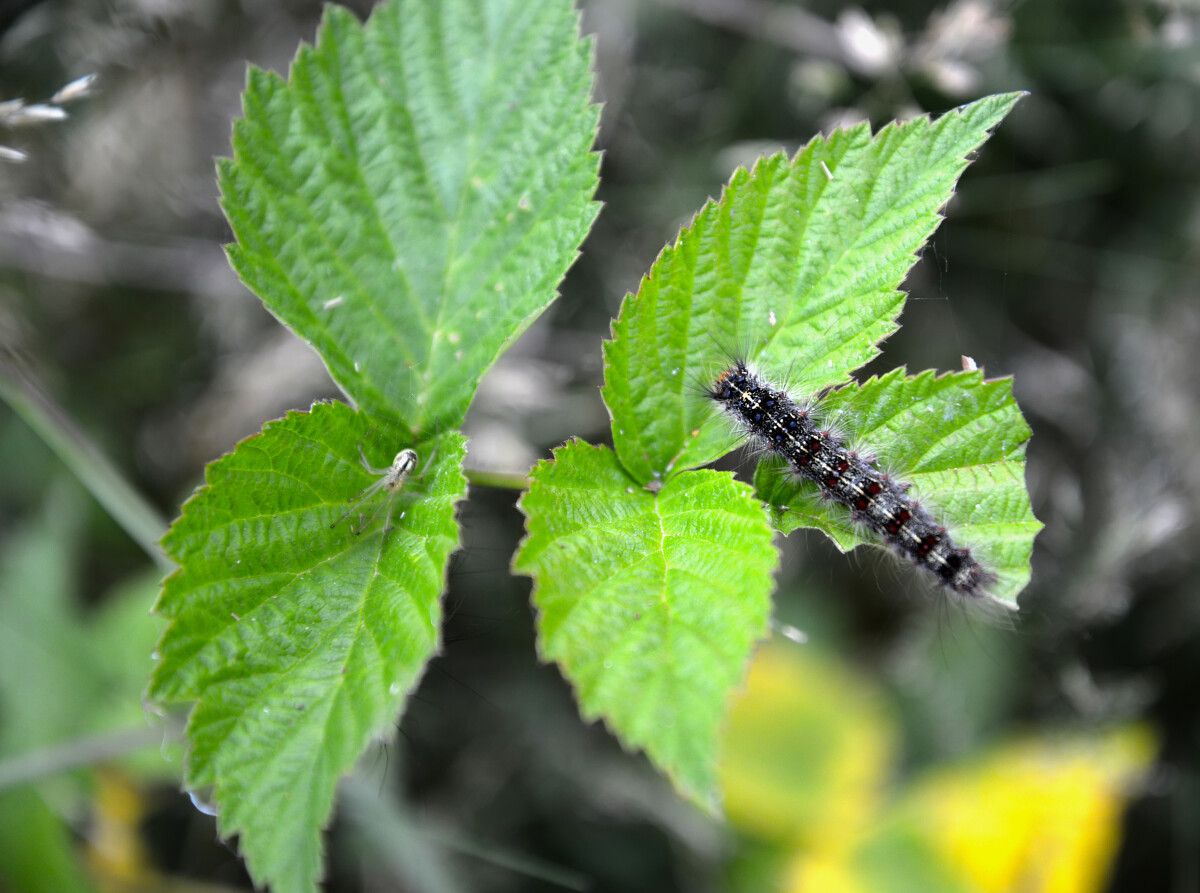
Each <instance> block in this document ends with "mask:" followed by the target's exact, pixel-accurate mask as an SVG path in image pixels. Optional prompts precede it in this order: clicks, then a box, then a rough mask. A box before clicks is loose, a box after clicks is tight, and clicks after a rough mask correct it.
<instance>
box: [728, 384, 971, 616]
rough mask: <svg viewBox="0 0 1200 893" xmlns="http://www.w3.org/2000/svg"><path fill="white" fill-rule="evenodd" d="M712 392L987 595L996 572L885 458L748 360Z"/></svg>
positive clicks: (904, 549) (827, 492)
mask: <svg viewBox="0 0 1200 893" xmlns="http://www.w3.org/2000/svg"><path fill="white" fill-rule="evenodd" d="M708 396H709V397H710V398H712V399H713V400H714V401H716V403H717V404H719V405H720V406H721V408H722V409H723V410H724V411H725V412H726V413H728V414H729V416H731V417H732V418H733V419H734V420H735V421H736V422H737V423H738V424H740V425H741V426H742V427H743V428H744V429H745V430H746V431H747V432H748V433H749V434H750V435H752V436H753V437H754V438H755V439H756V440H757V441H758V443H759V444H760V445H762V446H764V447H766V448H767V449H769V450H771V451H772V452H773V453H776V454H778V455H779V456H782V457H783V458H784V459H786V460H787V463H788V465H790V466H791V468H792V470H793V471H795V472H796V473H797V474H799V475H800V476H802V477H804V478H807V479H808V480H810V481H813V482H814V483H815V484H816V485H817V486H818V487H820V488H821V493H822V494H823V495H824V496H826V497H828V498H829V499H832V500H833V501H834V502H837V503H839V504H841V505H844V506H846V508H848V509H850V511H851V512H852V513H853V516H854V518H855V520H856V521H859V522H860V523H862V524H864V525H865V526H867V527H869V528H870V529H871V530H873V531H875V533H877V534H879V536H880V537H882V538H883V540H884V541H885V542H886V543H887V544H888V545H890V546H892V547H893V548H895V549H896V550H897V551H898V552H900V553H901V554H903V555H906V556H908V557H909V558H910V559H911V560H912V561H913V563H914V564H916V565H917V566H918V567H922V568H924V569H925V570H927V571H929V572H930V573H932V574H933V575H934V576H935V577H936V578H937V579H938V581H939V582H940V583H941V584H942V585H944V586H947V587H949V588H950V589H952V590H954V591H955V592H957V593H960V594H962V595H968V596H975V595H980V594H982V592H983V589H984V588H985V587H986V586H988V585H989V584H990V583H992V582H994V580H995V577H994V575H993V574H991V573H990V572H989V571H988V570H987V569H986V568H984V567H983V565H981V564H980V563H979V562H978V561H977V560H976V559H975V558H974V557H972V555H971V553H970V551H969V550H967V549H964V548H961V547H959V546H957V545H956V544H955V542H954V540H953V539H952V538H951V537H950V535H949V534H948V533H947V532H946V529H945V528H944V527H942V526H940V525H939V524H938V523H937V522H936V521H935V520H934V519H933V516H932V515H930V513H929V512H928V511H927V510H926V509H924V508H922V507H921V506H920V505H919V504H918V503H917V502H916V501H915V500H913V499H911V498H910V497H909V496H908V495H907V490H908V487H907V486H906V485H903V484H898V483H896V482H895V481H893V480H891V479H890V478H889V477H888V476H887V475H886V474H884V473H883V472H882V471H880V469H879V468H878V466H877V465H876V464H875V463H873V462H870V461H868V460H867V459H864V458H862V457H861V456H859V455H858V454H857V453H854V452H852V451H850V450H849V449H847V448H846V446H845V445H844V444H843V442H842V440H841V439H840V438H838V437H837V436H835V435H833V434H831V433H830V432H828V431H825V430H822V429H821V428H819V427H818V426H817V424H816V423H815V422H814V421H813V420H812V419H811V418H809V415H808V413H807V412H806V411H805V410H803V409H802V408H800V407H799V406H797V405H796V403H795V401H794V400H792V398H791V397H789V396H788V394H787V393H786V392H785V391H782V390H779V389H777V388H774V387H772V386H771V385H770V384H768V383H767V382H765V381H763V380H762V379H761V378H760V377H759V376H758V375H757V374H756V373H755V372H753V371H752V370H751V369H750V368H749V367H748V366H747V365H746V364H745V363H744V362H741V361H738V362H735V363H733V364H732V365H731V366H729V368H727V369H725V371H723V372H722V373H721V374H720V375H718V376H717V379H716V381H715V382H714V383H713V385H712V387H711V389H710V390H709V391H708Z"/></svg>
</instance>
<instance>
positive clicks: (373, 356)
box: [219, 0, 598, 435]
mask: <svg viewBox="0 0 1200 893" xmlns="http://www.w3.org/2000/svg"><path fill="white" fill-rule="evenodd" d="M577 34H578V21H577V17H576V14H575V12H574V11H573V10H572V8H571V4H570V3H566V2H563V0H537V2H514V0H490V2H486V3H480V2H474V0H446V2H441V0H393V2H388V3H384V4H382V5H380V6H379V7H378V8H377V9H376V10H375V12H374V14H373V15H372V17H371V20H370V21H369V22H368V24H367V25H366V26H365V27H364V26H361V25H360V24H359V22H358V21H357V20H356V19H355V18H354V17H353V16H352V15H351V13H349V12H348V11H346V10H344V9H341V8H339V7H336V6H331V7H329V8H328V12H327V15H326V19H325V22H324V24H323V25H322V27H321V30H320V33H319V37H318V42H317V46H316V47H315V48H312V47H304V48H302V49H301V50H300V52H299V54H298V55H297V57H296V59H295V62H294V63H293V64H292V68H291V73H290V76H289V80H288V82H287V83H286V84H285V83H284V82H283V81H282V80H281V79H280V78H279V77H278V76H276V75H275V74H272V73H269V72H265V71H261V70H257V69H251V71H250V75H249V78H248V82H247V87H246V92H245V94H244V96H243V104H244V108H245V118H244V119H242V120H240V121H238V122H237V123H236V124H235V126H234V137H233V148H234V157H233V160H232V161H228V160H226V161H222V162H221V163H220V166H219V179H220V186H221V196H222V201H221V203H222V207H223V208H224V210H225V213H226V215H227V216H228V218H229V221H230V224H231V225H232V227H233V231H234V233H235V235H236V236H237V244H236V245H233V246H230V248H229V257H230V260H231V262H232V263H233V266H234V268H235V269H236V270H237V272H238V274H239V275H240V276H241V278H242V280H243V281H244V282H245V283H246V284H247V285H249V286H250V288H252V289H253V290H254V291H255V292H256V293H257V294H258V295H259V297H261V298H262V300H263V303H264V304H265V305H266V306H267V308H268V309H269V310H270V311H271V312H272V313H274V314H275V315H276V316H278V317H279V319H280V320H282V321H283V322H284V323H285V324H287V325H288V326H290V327H291V328H292V329H293V330H295V331H296V332H297V333H298V334H299V335H300V336H301V337H303V338H305V339H307V340H308V341H309V342H310V343H311V344H312V345H313V346H314V347H315V348H316V349H317V351H318V352H319V353H320V354H321V356H322V358H323V359H324V360H325V363H326V365H327V366H328V367H329V370H330V373H331V374H332V375H333V378H334V380H335V381H337V383H338V384H339V385H340V386H341V387H342V389H343V390H344V391H345V392H346V394H348V395H349V396H350V397H351V398H352V399H353V400H354V401H355V402H356V403H357V404H358V405H359V406H360V407H361V408H363V409H364V410H366V411H368V412H371V413H374V414H377V415H390V416H393V417H398V418H400V419H403V420H405V422H406V423H407V424H408V425H409V427H410V429H411V431H412V433H413V434H414V435H417V434H422V433H428V432H437V431H445V430H449V429H450V428H453V427H456V426H457V425H458V424H459V423H460V422H461V421H462V418H463V416H464V414H465V413H466V409H467V405H468V404H469V403H470V400H471V397H472V395H473V394H474V391H475V387H476V385H477V384H478V381H479V379H480V377H481V376H482V374H483V372H484V371H485V370H486V369H487V368H488V367H489V366H490V365H491V363H492V362H493V361H494V360H495V359H496V357H497V356H498V355H499V354H500V353H501V352H502V351H503V350H504V348H505V347H506V346H507V345H508V344H510V343H512V341H514V340H515V339H516V337H517V336H518V335H519V334H520V333H521V332H522V331H524V330H525V328H526V327H527V326H528V325H529V324H530V323H531V322H532V321H533V320H534V318H536V317H537V316H538V314H540V313H541V312H542V310H544V309H545V308H546V307H547V306H548V305H549V303H550V302H551V301H552V300H553V299H554V297H555V288H556V286H557V284H558V282H559V281H560V280H561V279H562V277H563V275H564V274H565V273H566V270H567V268H568V267H569V266H570V265H571V263H572V262H573V261H574V259H575V256H576V252H577V250H578V246H579V243H580V242H581V241H582V240H583V237H584V236H585V235H586V234H587V232H588V229H589V227H590V226H591V224H592V221H593V220H594V219H595V216H596V212H597V208H598V205H597V204H595V203H594V202H593V201H592V200H591V198H592V194H593V193H594V191H595V189H596V183H597V159H598V156H597V155H595V154H593V153H590V152H589V151H588V150H589V148H590V146H591V143H592V141H593V139H594V138H595V134H596V127H597V119H598V110H597V108H596V107H595V106H593V105H590V104H589V99H588V97H589V93H590V90H591V73H590V70H589V66H590V62H591V43H590V41H587V40H580V39H578V38H577Z"/></svg>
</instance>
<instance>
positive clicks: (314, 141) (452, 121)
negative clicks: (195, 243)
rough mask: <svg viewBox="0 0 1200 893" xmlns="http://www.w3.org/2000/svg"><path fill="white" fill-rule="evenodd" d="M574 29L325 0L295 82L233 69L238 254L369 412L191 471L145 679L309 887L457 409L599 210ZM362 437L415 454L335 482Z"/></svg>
mask: <svg viewBox="0 0 1200 893" xmlns="http://www.w3.org/2000/svg"><path fill="white" fill-rule="evenodd" d="M578 32H579V23H578V17H577V14H576V13H575V11H574V10H573V8H572V6H571V4H570V3H566V2H562V0H532V2H524V3H518V2H514V0H483V2H479V0H445V2H442V0H389V2H385V3H383V4H381V5H380V6H379V7H377V8H376V10H375V11H374V13H373V14H372V17H371V19H370V21H369V22H367V23H366V24H365V25H362V24H360V23H359V22H358V21H357V20H356V19H355V18H354V17H353V16H352V15H351V14H350V13H349V12H347V11H346V10H344V9H340V8H338V7H330V8H329V9H328V11H327V15H326V18H325V21H324V23H323V24H322V26H321V29H320V32H319V34H318V40H317V44H316V46H315V47H304V48H302V49H301V50H300V52H299V54H298V55H297V57H296V59H295V61H294V63H293V65H292V67H291V70H290V73H289V77H288V81H287V82H286V83H285V82H284V81H283V80H282V79H280V78H279V77H278V76H276V75H274V74H271V73H268V72H264V71H260V70H257V69H251V71H250V74H249V77H248V82H247V88H246V91H245V93H244V96H243V105H244V110H245V117H244V119H242V120H240V121H238V122H236V123H235V126H234V138H233V149H234V151H233V156H234V157H233V159H232V160H226V161H222V162H221V163H220V164H219V180H220V187H221V195H222V207H223V208H224V210H225V213H226V215H227V216H228V218H229V221H230V224H231V226H232V228H233V231H234V234H235V235H236V237H237V244H236V245H233V246H230V248H229V257H230V261H231V263H232V264H233V266H234V268H235V269H236V270H237V272H238V273H239V275H240V276H241V278H242V279H243V281H244V282H246V283H247V285H249V286H250V287H251V288H252V289H253V290H254V291H255V292H256V293H257V294H258V295H259V297H261V298H262V300H263V303H264V305H265V306H266V307H267V308H268V309H269V310H270V311H271V312H272V313H274V314H275V315H276V316H277V317H278V318H279V319H280V320H282V321H283V322H284V323H285V324H286V325H288V326H290V327H291V328H292V329H293V330H294V331H295V332H296V333H297V334H299V335H300V336H301V337H303V338H305V339H307V340H308V341H309V342H310V343H311V344H312V345H313V346H314V348H315V349H316V350H317V351H318V352H319V353H320V354H321V356H322V358H323V359H324V361H325V363H326V365H327V366H328V367H329V369H330V372H331V374H332V375H333V377H334V379H335V380H336V381H337V383H338V384H339V385H340V386H341V387H342V389H343V390H344V392H345V393H346V394H347V395H348V396H349V397H350V398H351V399H352V400H353V401H354V402H355V403H356V404H357V406H358V407H359V408H360V409H361V410H362V411H361V413H355V412H353V411H352V410H350V409H349V408H347V407H345V406H340V405H337V406H317V407H314V409H313V411H312V413H311V415H309V414H292V415H289V416H288V417H287V418H286V419H284V420H282V421H280V422H278V423H274V424H271V425H268V426H267V428H266V429H264V432H263V434H262V435H261V436H259V437H256V438H252V439H250V440H247V441H244V442H243V443H241V444H240V445H239V446H238V447H237V448H236V450H235V451H234V452H233V453H232V454H230V455H229V456H226V457H225V458H223V459H221V460H220V461H218V462H217V463H215V464H213V465H211V466H210V467H209V468H208V470H207V473H206V481H207V485H206V487H205V488H204V489H202V490H201V491H200V492H199V493H198V494H197V496H196V497H195V498H193V499H192V500H191V501H190V502H189V503H188V505H187V506H186V509H185V512H184V515H183V517H182V518H180V519H179V520H178V521H177V522H176V523H175V525H174V526H173V527H172V530H171V532H170V533H169V534H168V536H167V537H166V539H165V540H164V546H165V548H166V549H167V551H168V553H169V554H170V556H171V557H172V558H173V559H174V560H175V561H176V562H178V564H179V565H180V568H181V569H180V571H179V572H178V573H177V574H175V575H174V576H173V577H171V578H170V579H169V580H168V581H167V584H166V587H165V590H164V592H163V595H162V598H161V599H160V602H159V605H158V611H159V613H160V614H162V615H164V616H166V617H167V618H168V619H169V620H170V626H169V628H168V629H167V631H166V633H165V634H164V636H163V639H162V642H161V644H160V646H159V655H160V664H159V666H158V668H157V670H156V672H155V675H154V678H153V680H152V683H151V689H150V697H151V698H153V699H155V700H157V701H159V702H160V703H169V702H177V701H189V700H194V701H196V702H197V706H196V708H195V709H194V711H193V713H192V715H191V719H190V723H189V726H188V737H189V741H190V745H191V750H190V753H189V756H188V762H187V765H186V769H185V774H186V779H185V780H186V783H187V785H188V786H189V787H191V788H202V787H205V786H210V785H211V786H212V788H213V795H214V797H215V800H216V802H217V804H218V808H219V816H220V818H219V824H220V829H221V831H222V833H223V834H226V835H229V834H234V833H239V834H240V835H241V847H242V851H243V854H244V855H245V857H246V862H247V866H248V867H249V869H250V872H251V874H252V875H253V876H254V878H255V879H256V881H257V882H259V883H270V884H271V885H272V886H273V887H274V888H275V889H277V890H286V891H293V890H295V891H302V890H310V889H312V888H313V886H314V885H315V883H316V880H317V878H318V876H319V872H320V838H319V831H320V828H321V826H322V824H323V823H324V822H325V821H326V820H327V818H328V816H329V813H330V809H331V804H332V798H333V791H334V786H335V784H336V781H337V779H338V777H339V775H340V774H342V773H343V772H345V771H346V770H348V769H349V768H350V767H351V766H352V764H353V762H354V761H355V759H356V758H357V756H358V755H359V753H361V751H362V750H363V749H364V747H365V746H366V745H367V743H368V741H369V740H370V739H371V738H372V737H376V736H379V735H384V734H387V733H388V731H389V730H390V728H391V727H392V724H393V723H394V720H395V718H396V715H397V714H398V712H399V710H400V708H401V706H402V704H403V701H404V698H405V696H406V694H407V693H408V691H409V690H410V689H411V687H412V686H413V685H414V684H415V682H416V679H417V678H418V676H419V674H420V672H421V670H422V668H423V667H424V665H425V663H426V661H427V660H428V658H429V657H430V656H431V655H432V654H433V653H434V652H435V651H436V650H437V647H438V627H439V624H440V622H441V608H440V605H439V602H438V599H439V596H440V593H441V591H442V588H443V583H444V577H445V569H446V562H447V559H448V557H449V555H450V552H451V551H452V550H453V549H454V547H455V545H456V542H457V528H456V526H455V523H454V510H453V507H454V503H455V502H456V501H457V500H459V499H461V498H462V497H463V495H464V493H465V481H464V479H463V477H462V474H461V462H462V458H463V455H464V448H463V441H462V438H461V437H459V436H458V435H457V434H450V433H446V432H450V431H453V430H454V429H455V428H456V427H457V426H458V425H459V424H460V423H461V422H462V419H463V416H464V415H465V413H466V409H467V406H468V404H469V403H470V400H471V398H472V396H473V394H474V392H475V389H476V387H477V385H478V383H479V380H480V378H481V377H482V375H483V373H484V372H485V371H486V370H487V368H488V367H489V366H490V365H491V364H492V362H493V361H494V360H495V359H496V357H497V356H498V355H499V354H500V353H501V352H502V351H503V350H504V348H505V347H506V346H507V345H508V344H510V343H511V342H512V341H514V340H515V339H516V338H517V337H518V336H519V335H520V333H521V332H522V331H524V329H525V328H526V327H527V326H528V325H529V324H530V323H531V322H532V321H533V319H534V318H535V317H536V316H537V315H538V314H539V313H540V312H541V311H542V310H543V309H545V307H546V306H547V305H548V304H549V303H550V302H551V301H552V300H553V299H554V297H555V289H556V287H557V285H558V283H559V281H560V280H561V279H562V277H563V275H564V274H565V272H566V270H567V268H568V267H569V266H570V265H571V263H572V262H573V261H574V259H575V256H576V252H577V250H578V246H579V243H580V242H581V241H582V239H583V237H584V236H585V235H586V233H587V231H588V229H589V227H590V225H591V223H592V221H593V219H594V218H595V215H596V212H597V208H598V205H597V204H596V203H595V202H593V201H592V195H593V193H594V191H595V188H596V185H597V167H598V156H597V155H595V154H594V153H592V152H590V147H591V144H592V141H593V140H594V138H595V134H596V128H597V119H598V109H597V108H596V107H595V106H593V105H591V104H590V99H589V96H590V92H591V72H590V64H591V43H590V41H587V40H582V39H580V38H579V36H578ZM360 444H361V445H362V446H363V447H364V448H365V450H366V454H367V457H366V458H367V460H368V462H369V464H370V465H372V466H375V467H377V468H386V467H387V466H388V465H389V464H390V463H391V462H392V459H393V456H395V455H396V454H397V452H398V451H399V450H400V449H402V448H408V447H415V448H416V450H417V451H418V453H419V456H420V460H421V465H420V467H419V468H418V469H417V472H416V473H415V474H414V475H413V476H412V477H411V478H410V479H409V481H408V482H407V483H406V484H405V485H404V486H403V487H402V488H401V490H400V491H399V493H397V494H395V495H394V496H393V497H392V498H391V499H390V500H388V499H385V498H384V496H382V495H381V496H379V497H378V498H377V499H375V500H373V501H368V502H367V503H365V504H363V505H362V506H354V505H351V503H352V501H353V497H354V495H355V494H357V493H359V492H360V491H362V490H364V488H366V487H367V486H369V485H370V484H371V483H372V482H373V481H375V480H377V478H378V473H371V472H368V471H367V470H366V469H365V468H364V467H363V463H362V462H360V458H359V453H358V446H359V445H360ZM383 502H386V503H387V507H386V508H382V507H380V508H379V510H378V511H377V512H376V510H375V507H376V506H377V505H379V504H380V503H383ZM348 510H349V513H350V517H349V518H347V519H346V521H345V522H344V523H342V524H339V525H337V526H335V527H333V528H331V524H333V523H334V522H335V521H336V520H337V519H338V518H339V517H340V516H342V515H343V514H345V513H347V511H348ZM360 531H361V533H360Z"/></svg>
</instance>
